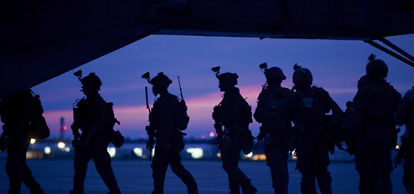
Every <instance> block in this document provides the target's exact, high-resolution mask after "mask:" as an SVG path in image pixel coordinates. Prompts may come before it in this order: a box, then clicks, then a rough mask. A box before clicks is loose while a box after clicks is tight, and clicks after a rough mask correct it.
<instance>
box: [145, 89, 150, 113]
mask: <svg viewBox="0 0 414 194" xmlns="http://www.w3.org/2000/svg"><path fill="white" fill-rule="evenodd" d="M145 103H146V105H147V109H148V111H149V112H151V110H150V107H149V104H148V87H147V86H145Z"/></svg>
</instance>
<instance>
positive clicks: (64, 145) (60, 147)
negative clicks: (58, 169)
mask: <svg viewBox="0 0 414 194" xmlns="http://www.w3.org/2000/svg"><path fill="white" fill-rule="evenodd" d="M57 146H58V148H59V149H63V148H65V147H66V144H65V142H63V141H60V142H58V144H57Z"/></svg>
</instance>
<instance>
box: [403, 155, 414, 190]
mask: <svg viewBox="0 0 414 194" xmlns="http://www.w3.org/2000/svg"><path fill="white" fill-rule="evenodd" d="M403 183H404V187H405V190H406V191H407V193H408V194H414V152H413V151H410V152H409V153H407V157H406V158H405V159H404V176H403Z"/></svg>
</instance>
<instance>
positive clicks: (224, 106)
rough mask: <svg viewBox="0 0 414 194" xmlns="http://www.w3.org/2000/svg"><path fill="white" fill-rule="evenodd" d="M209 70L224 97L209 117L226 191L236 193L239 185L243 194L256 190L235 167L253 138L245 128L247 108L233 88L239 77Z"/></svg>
mask: <svg viewBox="0 0 414 194" xmlns="http://www.w3.org/2000/svg"><path fill="white" fill-rule="evenodd" d="M212 70H213V71H215V72H216V76H217V78H218V79H219V88H220V91H222V92H224V97H223V99H222V100H221V102H220V104H219V105H218V106H216V107H214V112H213V115H212V116H213V119H214V121H215V124H214V128H215V129H216V132H217V141H218V143H219V146H220V151H221V160H222V161H223V168H224V170H225V171H226V172H227V175H228V180H229V188H230V193H231V194H237V193H240V186H241V188H242V191H243V193H245V194H250V193H256V191H257V189H256V188H255V187H253V185H252V184H251V183H250V180H249V178H247V176H246V175H245V174H244V173H243V172H242V171H241V170H240V168H239V167H238V163H239V158H240V151H241V150H242V149H243V151H244V153H245V154H248V153H249V152H250V151H251V149H252V141H253V139H252V136H251V132H250V130H249V123H251V122H252V113H251V108H250V106H249V104H247V102H246V100H245V99H244V98H243V97H242V96H241V95H240V92H239V89H238V88H236V87H235V85H236V84H237V78H238V77H239V76H238V75H237V74H235V73H222V74H219V67H216V68H213V69H212ZM223 126H224V130H223V129H222V127H223Z"/></svg>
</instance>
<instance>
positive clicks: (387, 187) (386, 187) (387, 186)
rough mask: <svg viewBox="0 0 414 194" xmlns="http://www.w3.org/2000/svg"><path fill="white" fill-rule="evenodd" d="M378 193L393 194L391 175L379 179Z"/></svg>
mask: <svg viewBox="0 0 414 194" xmlns="http://www.w3.org/2000/svg"><path fill="white" fill-rule="evenodd" d="M375 189H376V191H377V192H376V193H380V194H392V183H391V177H390V175H389V174H386V175H383V176H381V177H379V178H378V181H377V185H376V188H375Z"/></svg>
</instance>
